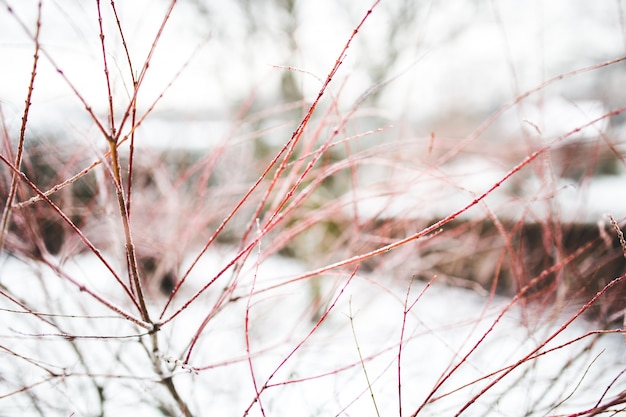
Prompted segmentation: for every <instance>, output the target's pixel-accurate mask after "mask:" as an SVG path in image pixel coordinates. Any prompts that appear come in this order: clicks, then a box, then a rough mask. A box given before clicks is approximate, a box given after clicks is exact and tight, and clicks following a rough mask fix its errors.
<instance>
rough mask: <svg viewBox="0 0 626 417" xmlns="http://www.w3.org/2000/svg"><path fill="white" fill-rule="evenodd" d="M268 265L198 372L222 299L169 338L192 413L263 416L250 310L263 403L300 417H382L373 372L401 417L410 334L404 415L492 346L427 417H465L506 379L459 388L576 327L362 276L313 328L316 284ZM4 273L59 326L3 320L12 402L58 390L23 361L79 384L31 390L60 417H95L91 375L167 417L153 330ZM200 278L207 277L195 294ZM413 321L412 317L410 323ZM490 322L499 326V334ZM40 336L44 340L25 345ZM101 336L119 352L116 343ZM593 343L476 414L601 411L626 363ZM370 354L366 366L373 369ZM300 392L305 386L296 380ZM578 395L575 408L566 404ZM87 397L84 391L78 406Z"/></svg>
mask: <svg viewBox="0 0 626 417" xmlns="http://www.w3.org/2000/svg"><path fill="white" fill-rule="evenodd" d="M220 260H222V262H223V260H224V253H223V252H222V253H214V252H210V253H209V254H208V255H207V256H205V257H204V258H203V260H202V262H201V264H200V266H199V267H198V268H197V269H196V270H195V274H199V275H201V276H202V278H201V279H200V280H199V281H202V280H205V281H206V279H207V277H210V276H211V275H212V274H213V273H214V272H213V271H215V269H216V266H217V265H219V261H220ZM268 262H269V263H268V264H267V265H264V264H262V265H264V268H262V270H260V271H258V275H257V276H256V285H257V288H258V289H257V291H258V292H257V293H256V294H255V295H253V296H252V297H251V298H250V299H248V296H247V292H248V291H249V290H248V289H246V288H249V285H251V284H252V282H251V280H252V278H253V276H254V274H253V271H254V270H255V269H256V267H255V266H254V265H255V262H254V260H251V262H250V264H248V268H244V269H246V270H248V273H246V274H245V277H242V278H241V282H240V287H239V289H238V290H237V291H236V295H241V296H242V298H240V299H239V301H230V302H227V303H226V304H225V305H224V306H223V311H220V313H219V314H218V315H217V316H216V317H215V318H214V319H213V320H212V321H211V322H210V324H209V326H208V327H207V328H206V329H205V331H204V333H203V336H202V338H201V339H200V340H199V343H198V344H197V345H196V346H195V347H194V350H193V354H192V355H191V358H190V361H189V363H188V365H186V366H185V367H182V366H181V365H182V364H181V363H178V366H175V365H176V359H178V358H180V355H181V353H183V352H184V351H185V350H186V349H187V348H188V344H187V341H188V340H189V338H190V336H191V335H193V333H194V332H195V331H196V330H197V328H198V326H199V323H200V322H201V321H202V320H203V319H204V317H205V315H206V314H207V312H208V311H210V309H211V306H212V305H214V304H213V303H214V302H215V301H216V300H217V298H216V296H217V294H216V292H218V291H219V290H218V289H217V288H211V289H210V290H209V293H210V294H207V295H206V296H203V297H202V298H200V299H198V301H196V302H195V303H194V304H192V305H191V306H190V307H189V308H188V309H187V310H185V311H184V312H183V313H182V314H181V315H180V316H179V317H178V319H176V320H174V321H172V322H169V323H168V324H166V325H163V327H162V328H161V330H160V336H161V338H162V339H161V340H162V355H161V357H162V360H163V362H164V365H165V364H166V363H167V362H169V363H171V364H172V365H171V367H170V369H171V371H169V372H171V375H172V376H173V377H174V381H175V382H176V383H177V385H178V387H179V389H180V390H181V392H183V393H184V396H185V398H186V399H187V400H188V401H189V404H190V406H191V407H192V408H193V409H194V410H201V413H202V414H203V415H205V414H221V415H243V412H244V410H245V408H247V406H248V405H250V404H252V403H253V399H254V390H253V385H252V380H251V372H250V370H249V365H248V363H247V361H246V358H247V357H248V354H247V353H246V345H245V337H246V330H245V317H246V305H247V304H249V305H250V307H249V315H250V324H249V330H248V335H249V337H250V350H251V354H250V360H251V363H252V366H253V368H254V376H255V378H256V379H257V385H258V386H260V387H262V386H266V385H267V386H269V388H267V390H266V391H265V392H264V393H263V394H262V396H261V404H262V405H263V407H264V409H265V411H266V412H267V413H268V414H269V415H290V416H307V415H315V414H319V415H363V416H365V415H375V412H374V405H373V402H372V398H371V395H370V393H369V390H368V384H367V379H366V375H365V372H367V378H369V380H370V382H371V384H372V390H373V393H374V398H375V400H376V406H377V407H378V410H379V412H380V415H396V414H397V413H398V383H399V381H398V353H399V346H400V338H401V337H402V351H401V362H400V364H401V379H400V383H401V386H402V391H401V392H402V399H403V401H402V405H403V408H404V413H405V414H408V413H411V412H413V411H414V410H415V409H417V407H418V406H419V404H420V403H421V402H422V401H423V400H424V399H425V398H426V396H427V395H428V394H429V392H430V391H431V390H432V389H433V387H434V386H435V384H437V383H438V381H440V378H441V377H443V375H446V374H447V373H449V372H450V371H451V369H452V367H453V366H456V365H457V364H459V363H460V362H461V358H463V357H464V356H466V355H468V353H469V352H470V350H471V349H472V348H473V347H474V345H476V344H477V343H478V342H479V338H481V337H482V335H483V334H487V336H486V337H485V339H484V340H483V341H481V342H480V343H478V347H477V349H476V350H475V351H473V352H472V353H471V354H469V355H468V357H467V359H466V360H464V361H463V363H462V364H461V366H460V367H459V369H458V370H455V371H454V372H451V377H450V378H449V379H448V380H447V381H446V382H445V383H444V384H443V386H442V388H441V389H440V390H439V391H438V392H437V394H438V395H441V394H443V393H446V392H450V393H451V394H450V395H449V396H448V397H444V399H442V400H438V401H435V402H433V403H432V404H429V405H427V406H426V408H425V409H424V413H423V415H442V414H448V413H452V412H453V411H454V410H455V409H458V408H460V407H461V406H462V405H463V404H465V402H467V401H468V400H469V399H470V398H471V397H472V396H473V395H475V394H476V393H477V392H478V390H479V389H480V388H482V387H484V386H486V384H487V383H488V382H489V381H490V380H492V379H493V377H490V378H487V379H485V380H480V379H479V380H477V382H475V383H474V384H472V385H470V386H468V387H467V388H463V389H461V390H459V391H456V389H457V388H461V387H463V386H464V385H465V384H467V383H470V382H472V381H474V380H476V379H477V378H481V377H483V376H485V375H489V374H491V373H492V372H496V371H498V370H500V369H505V367H506V366H509V365H513V364H515V363H516V361H517V360H518V359H519V358H521V357H523V356H525V355H527V354H530V353H531V352H532V351H534V349H535V348H536V347H537V346H538V345H539V343H540V342H541V341H542V340H544V338H546V337H548V335H550V334H552V333H553V332H555V331H556V329H557V328H558V327H559V326H560V325H561V323H562V322H563V319H564V318H565V316H563V317H557V318H554V322H552V323H543V321H540V322H537V321H534V320H530V321H528V320H524V318H523V317H524V315H523V314H521V313H522V312H523V311H524V310H523V309H520V308H518V306H513V307H512V308H510V309H509V310H508V311H507V312H506V313H505V314H503V316H502V317H499V314H500V313H501V312H503V311H504V307H505V306H506V305H507V303H509V300H508V299H504V298H496V299H493V300H489V299H487V298H486V297H483V296H479V295H477V294H476V293H473V292H470V291H468V290H463V289H455V288H449V287H445V286H440V285H438V284H434V285H432V286H429V287H426V284H425V283H422V282H414V283H413V284H412V285H411V286H409V282H408V281H406V280H404V281H400V282H399V281H398V280H397V279H395V280H390V279H389V278H385V277H374V276H368V275H366V274H357V275H356V276H355V277H354V278H352V280H351V281H349V279H350V278H349V276H348V275H346V274H337V275H335V276H334V277H333V276H329V277H327V278H325V279H324V280H323V282H322V286H323V290H322V292H323V293H324V299H325V300H327V301H328V303H329V304H328V305H329V306H330V305H331V303H334V305H333V306H332V308H330V310H329V314H328V316H327V317H326V319H325V320H324V321H323V322H322V324H321V325H320V326H319V328H316V325H315V322H314V321H310V320H309V319H307V314H310V313H311V312H310V311H307V310H308V306H309V304H310V301H309V300H308V297H310V282H308V281H302V280H300V281H295V282H291V283H290V280H292V279H293V278H294V277H297V276H298V275H299V273H302V272H304V271H305V269H303V268H302V266H301V265H297V264H296V263H294V262H293V261H289V260H282V259H280V258H272V259H271V260H270V261H268ZM249 268H252V271H251V270H250V269H249ZM65 269H66V271H67V273H68V274H70V275H72V276H74V277H76V278H77V279H81V278H82V279H84V280H85V282H84V283H85V284H86V285H87V286H88V288H92V289H95V288H97V292H98V294H101V295H103V296H105V297H106V298H107V299H109V300H113V301H118V302H119V301H120V300H119V299H120V298H122V297H120V291H119V287H117V286H116V285H115V284H114V283H113V282H112V280H111V278H110V277H108V276H107V275H106V274H105V273H104V272H103V271H102V265H101V264H100V263H99V262H98V261H97V260H96V259H94V258H93V256H87V257H81V258H79V259H75V260H72V261H71V262H70V264H68V265H67V267H66V268H65ZM2 270H3V281H2V283H3V285H4V287H5V288H7V289H9V290H10V291H11V293H13V294H16V295H19V296H22V297H24V298H25V299H27V300H28V301H29V305H31V306H37V308H38V311H40V312H45V311H55V313H56V315H55V316H54V317H50V319H51V320H53V322H55V323H56V325H55V326H54V327H51V326H49V325H46V324H44V323H43V320H38V319H37V318H36V317H35V316H32V315H28V316H24V318H23V319H20V320H16V314H15V313H11V312H10V311H7V310H4V311H3V313H2V314H3V315H4V316H5V318H8V319H4V320H3V321H2V323H3V326H2V329H1V330H0V334H1V335H2V340H3V348H4V349H3V350H4V353H3V356H4V360H3V362H4V364H5V365H3V369H4V370H3V378H4V381H5V382H4V383H3V385H4V387H5V388H4V389H3V394H7V391H10V390H11V389H16V388H18V387H19V386H20V385H21V384H24V385H29V384H33V383H35V382H36V381H41V380H42V379H44V378H45V376H46V374H45V372H42V370H41V369H38V367H37V366H35V365H34V364H29V363H27V362H26V360H24V359H23V358H24V357H31V358H35V357H36V358H38V362H39V363H41V364H42V365H43V366H42V368H44V369H46V368H47V369H53V370H56V371H57V372H64V373H66V374H67V377H66V378H65V379H64V380H63V382H62V383H54V384H43V385H42V386H41V387H37V388H33V389H32V391H33V392H34V394H35V395H37V396H38V397H41V398H44V399H46V398H48V399H49V401H50V402H51V405H52V404H53V407H51V408H50V409H49V410H48V411H47V412H46V415H67V413H70V412H73V413H75V415H92V414H93V413H96V410H98V407H99V405H98V404H99V401H98V399H97V397H96V396H95V395H96V392H94V391H95V390H94V387H93V386H92V383H91V382H90V380H89V378H82V377H80V375H83V374H84V373H85V372H88V374H89V375H94V376H95V377H94V379H95V381H96V382H97V383H99V384H101V385H103V386H104V387H105V391H104V395H105V398H106V399H107V401H106V402H105V404H106V408H105V412H106V414H109V413H111V414H122V415H124V414H128V413H131V412H132V413H133V414H134V415H137V416H153V415H158V413H157V411H156V410H155V409H154V408H153V407H154V404H155V403H156V401H157V400H158V398H159V397H160V396H161V395H162V394H160V393H159V391H155V386H158V385H155V384H153V383H151V381H153V380H154V376H151V372H150V367H151V365H150V363H149V362H147V361H146V357H145V353H144V352H142V349H141V348H140V345H139V344H138V343H137V341H136V339H135V338H133V337H132V335H134V334H137V333H141V332H143V331H142V330H140V329H137V328H136V327H134V326H132V325H129V323H128V322H126V321H124V320H121V319H120V318H119V317H116V315H115V314H113V313H112V312H111V311H107V309H106V308H103V306H102V305H100V304H99V303H97V302H95V301H94V300H93V299H91V298H90V297H89V296H88V295H87V294H85V293H84V292H78V290H77V288H75V287H73V286H72V285H69V284H68V283H67V281H64V280H62V279H59V278H58V276H56V275H55V274H54V273H52V272H51V271H50V270H47V269H46V268H43V267H37V266H36V265H33V264H32V262H27V263H24V262H21V261H19V260H17V259H15V258H5V259H3V265H2ZM197 278H199V277H194V278H193V280H194V282H196V281H195V280H196V279H197ZM277 283H280V286H278V287H275V289H273V290H271V291H259V290H261V289H262V288H263V287H267V286H268V284H269V285H271V286H274V285H276V284H277ZM195 285H197V283H196V284H194V286H195ZM116 287H117V288H116ZM26 289H28V290H27V291H25V290H26ZM196 289H197V288H196ZM189 291H192V289H191V288H186V289H185V293H189ZM22 293H23V294H22ZM40 297H41V298H40ZM405 300H406V301H405ZM4 303H6V305H5V308H10V309H12V310H18V311H19V310H21V308H19V307H18V306H16V305H12V306H9V305H8V303H7V300H5V301H4ZM163 303H164V299H163V298H157V299H154V300H153V304H152V305H151V310H152V311H153V314H156V312H157V311H159V310H160V308H161V307H162V306H163ZM124 304H126V303H124ZM124 304H122V303H120V304H118V305H119V306H120V307H121V308H122V309H126V310H129V309H130V306H128V305H124ZM407 306H408V307H407ZM404 311H408V313H407V316H406V320H404V318H403V313H404ZM568 313H571V312H568ZM166 316H167V314H166ZM44 317H45V316H44ZM567 317H569V316H567ZM492 325H494V329H493V330H492V331H490V332H488V329H489V327H490V326H492ZM592 328H593V327H591V324H590V323H586V322H585V321H584V320H578V321H576V322H575V323H574V324H572V325H571V326H569V327H568V328H567V329H565V330H564V331H563V332H562V333H561V334H559V335H558V336H557V337H556V338H555V339H554V340H553V341H552V342H551V343H550V344H548V346H547V347H545V348H543V349H542V350H544V351H545V350H546V349H547V348H548V347H550V346H557V345H559V344H561V343H565V342H567V341H569V340H571V339H573V338H575V337H578V336H581V335H583V334H584V333H585V332H586V331H588V330H591V329H592ZM63 332H65V333H67V334H72V335H75V336H76V337H77V339H72V340H70V339H64V338H63V337H62V336H61V335H59V334H60V333H61V334H63ZM311 333H312V334H311ZM29 334H39V335H40V336H39V337H37V338H32V337H25V336H26V335H29ZM310 334H311V335H310ZM309 335H310V336H309ZM81 337H82V338H84V339H81ZM99 337H107V339H106V340H105V341H103V340H102V339H98V338H99ZM590 339H591V338H590ZM586 344H587V343H586V342H582V343H577V344H574V345H571V346H568V347H566V348H563V349H559V350H556V351H553V352H551V353H548V354H546V355H545V356H542V357H540V358H538V359H536V360H533V361H531V362H529V363H527V364H525V365H522V366H521V367H520V369H518V370H516V371H514V372H512V374H511V375H509V376H508V377H506V378H505V379H504V380H503V381H502V382H500V383H499V384H497V385H496V386H495V388H494V389H493V390H492V392H488V394H487V395H486V396H485V397H482V398H480V399H479V401H478V402H477V403H476V404H475V405H473V406H472V408H471V409H470V410H471V415H476V414H478V415H483V414H485V413H487V414H488V415H490V416H511V415H519V413H520V410H526V409H528V411H529V412H530V414H529V415H544V413H545V412H546V411H547V410H548V409H547V408H545V407H549V406H551V405H554V404H557V403H558V402H559V401H561V400H565V401H564V402H563V404H560V405H559V406H558V408H557V409H554V410H551V411H550V413H557V412H559V413H565V412H568V410H570V411H571V412H573V411H576V410H577V407H581V406H584V405H581V404H591V403H593V402H594V401H596V400H597V399H599V395H601V393H602V391H603V390H604V388H605V387H607V386H609V385H610V384H611V381H612V380H613V379H614V378H616V377H619V373H620V370H621V369H622V368H623V367H624V366H625V365H626V357H625V356H624V354H623V340H622V337H621V336H620V335H613V336H608V337H604V338H602V339H599V340H598V341H596V342H595V343H591V344H590V346H589V347H588V349H589V350H585V347H586ZM7 349H10V350H11V351H14V352H15V351H17V352H19V354H20V355H21V358H16V357H12V355H11V354H10V353H9V351H7ZM78 352H80V356H78ZM359 355H361V357H363V358H365V359H364V362H363V364H361V362H360V359H359ZM569 361H571V362H569ZM362 365H363V366H364V367H365V370H364V369H363V368H362ZM517 378H521V379H517ZM553 378H556V381H557V382H556V384H555V383H554V382H553V381H552V380H553ZM301 380H304V381H303V382H293V381H301ZM290 381H291V382H290ZM624 384H625V382H624V381H623V380H622V379H618V381H617V384H615V385H614V386H612V388H611V392H619V391H618V390H619V389H623V387H624ZM574 391H575V392H576V395H575V396H572V399H571V400H566V397H567V395H568V394H569V393H570V392H574ZM77 392H80V393H81V394H80V397H79V398H77V397H76V395H75V393H77ZM540 394H545V395H540ZM21 399H22V397H20V396H17V395H15V396H10V397H8V398H5V399H4V401H3V402H4V405H3V412H4V414H5V415H17V414H21V415H24V414H23V413H24V412H25V411H26V410H32V409H31V408H30V406H29V405H28V402H27V401H26V403H24V402H21V401H23V400H21ZM534 401H537V402H536V403H535V402H534ZM583 401H584V402H583ZM55 409H56V411H55ZM18 410H21V411H20V412H19V413H18ZM33 411H34V410H33ZM7 413H8V414H7ZM249 415H261V413H260V409H259V405H254V406H253V407H252V411H251V413H250V414H249Z"/></svg>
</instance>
